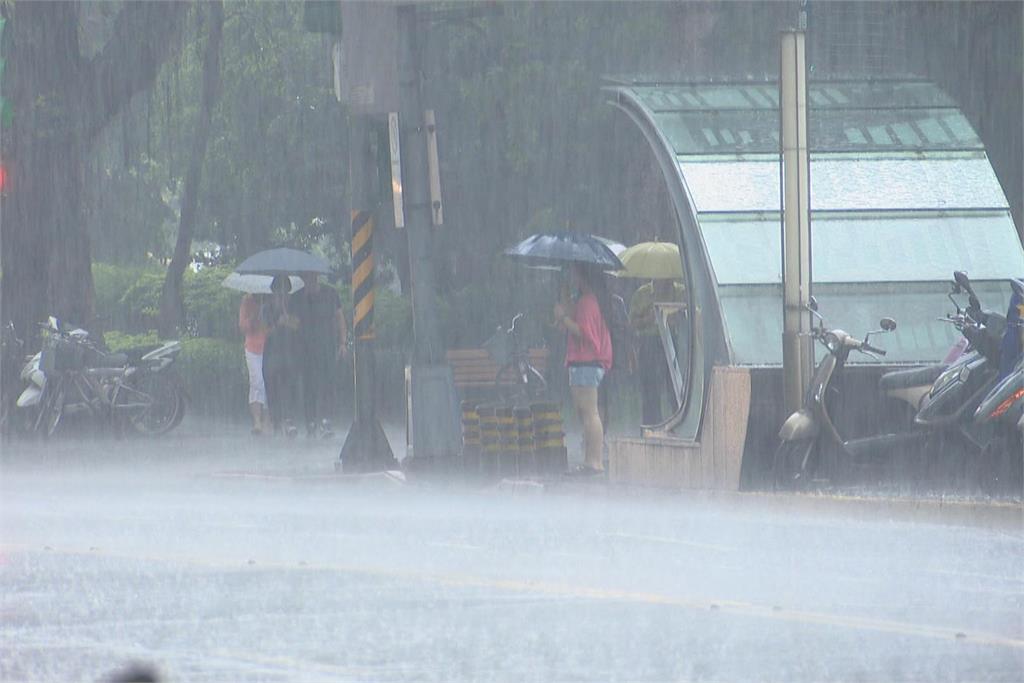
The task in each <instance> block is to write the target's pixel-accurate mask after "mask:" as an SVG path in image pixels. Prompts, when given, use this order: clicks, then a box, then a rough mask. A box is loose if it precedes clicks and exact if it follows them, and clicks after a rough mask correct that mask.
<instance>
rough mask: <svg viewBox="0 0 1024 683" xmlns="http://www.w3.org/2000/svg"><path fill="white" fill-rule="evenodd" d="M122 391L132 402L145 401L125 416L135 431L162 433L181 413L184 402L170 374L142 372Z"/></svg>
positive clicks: (151, 433) (172, 425) (183, 410)
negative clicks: (143, 405)
mask: <svg viewBox="0 0 1024 683" xmlns="http://www.w3.org/2000/svg"><path fill="white" fill-rule="evenodd" d="M123 391H127V392H128V393H129V394H130V398H129V399H128V400H129V401H131V402H133V403H134V402H136V401H138V400H140V399H142V400H143V401H144V402H145V403H146V404H147V405H146V406H145V407H144V408H140V409H138V410H137V411H133V412H132V413H131V414H130V415H129V416H128V424H129V425H130V426H131V427H132V429H133V430H134V431H135V432H136V433H137V434H140V435H142V436H158V435H160V434H164V433H166V432H169V431H170V430H172V429H174V427H176V426H177V425H178V423H180V422H181V418H182V417H183V416H184V412H185V402H184V400H182V398H181V396H180V395H179V392H178V387H177V384H176V383H175V382H174V381H173V380H172V379H171V378H170V377H167V376H165V375H161V374H145V375H142V376H141V377H139V378H138V379H137V380H135V381H134V382H132V383H131V385H129V386H128V387H126V388H125V389H123ZM115 408H116V406H115Z"/></svg>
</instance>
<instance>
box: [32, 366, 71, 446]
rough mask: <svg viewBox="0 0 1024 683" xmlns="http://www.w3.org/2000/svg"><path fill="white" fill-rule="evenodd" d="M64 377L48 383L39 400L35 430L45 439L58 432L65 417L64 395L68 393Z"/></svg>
mask: <svg viewBox="0 0 1024 683" xmlns="http://www.w3.org/2000/svg"><path fill="white" fill-rule="evenodd" d="M66 393H67V392H66V386H65V382H64V378H63V377H61V378H59V379H56V380H53V381H51V382H47V383H46V387H45V388H44V389H43V396H42V399H41V400H40V402H39V414H38V415H37V416H36V424H35V430H34V431H35V432H36V433H37V434H39V435H41V436H42V437H43V438H44V439H48V438H50V437H51V436H53V435H54V434H56V433H57V429H58V428H59V427H60V422H61V418H62V417H64V397H65V395H66Z"/></svg>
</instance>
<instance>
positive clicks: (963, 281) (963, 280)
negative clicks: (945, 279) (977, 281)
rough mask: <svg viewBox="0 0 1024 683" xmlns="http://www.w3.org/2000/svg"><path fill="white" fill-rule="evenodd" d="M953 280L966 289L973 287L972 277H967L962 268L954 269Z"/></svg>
mask: <svg viewBox="0 0 1024 683" xmlns="http://www.w3.org/2000/svg"><path fill="white" fill-rule="evenodd" d="M953 280H954V281H955V282H956V283H957V284H958V285H959V286H961V287H963V288H964V289H967V290H970V288H971V279H970V278H969V277H967V273H965V272H964V271H962V270H954V271H953Z"/></svg>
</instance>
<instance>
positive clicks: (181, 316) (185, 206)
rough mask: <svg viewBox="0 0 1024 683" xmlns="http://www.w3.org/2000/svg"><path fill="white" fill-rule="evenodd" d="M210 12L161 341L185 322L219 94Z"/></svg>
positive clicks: (216, 5) (219, 13)
mask: <svg viewBox="0 0 1024 683" xmlns="http://www.w3.org/2000/svg"><path fill="white" fill-rule="evenodd" d="M209 8H210V16H209V22H210V28H209V34H208V36H207V38H206V50H205V52H204V54H203V90H202V95H201V99H202V101H201V103H200V109H199V121H198V122H197V124H196V132H195V137H194V138H193V139H192V152H191V157H190V158H189V164H188V171H187V172H186V175H185V187H184V189H183V190H182V195H181V216H180V220H179V222H178V236H177V239H176V240H175V243H174V256H172V257H171V262H170V264H169V265H168V266H167V275H166V277H165V278H164V286H163V289H162V291H161V293H160V321H159V325H158V327H159V330H158V331H159V333H160V336H161V337H169V336H172V335H174V334H175V333H176V330H177V329H178V328H180V327H182V325H183V324H184V322H185V302H184V297H183V296H182V291H181V284H182V279H183V277H184V275H185V268H187V267H188V264H189V261H190V260H191V259H190V257H191V252H192V233H193V232H194V230H195V224H196V210H197V208H198V206H199V181H200V180H201V178H202V172H203V159H204V158H205V157H206V143H207V140H208V139H209V137H210V121H211V119H212V117H213V107H214V105H215V104H216V102H217V97H218V95H219V94H220V44H221V37H222V35H223V29H224V5H223V4H222V3H221V2H219V1H218V2H213V3H211V4H210V5H209Z"/></svg>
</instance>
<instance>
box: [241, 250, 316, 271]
mask: <svg viewBox="0 0 1024 683" xmlns="http://www.w3.org/2000/svg"><path fill="white" fill-rule="evenodd" d="M235 272H237V273H242V274H243V275H244V274H247V273H256V274H259V275H290V274H293V273H323V274H328V273H330V272H331V267H330V265H328V263H327V261H325V260H323V259H322V258H320V257H319V256H314V255H313V254H310V253H309V252H306V251H300V250H298V249H288V248H287V247H282V248H279V249H267V250H266V251H260V252H257V253H255V254H253V255H252V256H250V257H249V258H247V259H245V260H244V261H242V262H241V263H240V264H238V267H237V268H235Z"/></svg>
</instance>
